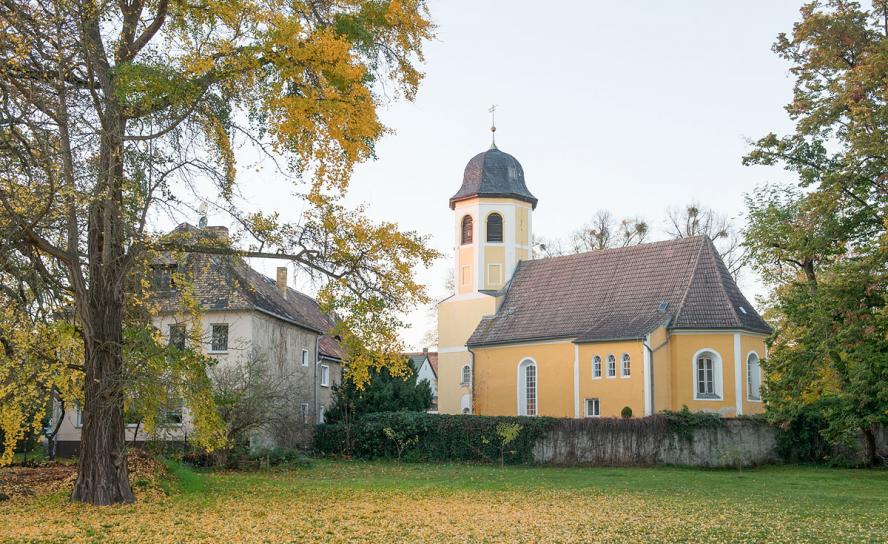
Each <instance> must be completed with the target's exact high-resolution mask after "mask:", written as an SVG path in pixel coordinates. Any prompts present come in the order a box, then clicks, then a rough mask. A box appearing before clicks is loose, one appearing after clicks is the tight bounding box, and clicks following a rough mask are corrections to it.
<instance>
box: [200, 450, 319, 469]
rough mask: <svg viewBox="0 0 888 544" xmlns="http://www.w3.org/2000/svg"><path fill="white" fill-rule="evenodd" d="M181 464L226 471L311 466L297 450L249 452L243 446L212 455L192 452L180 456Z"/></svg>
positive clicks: (308, 460)
mask: <svg viewBox="0 0 888 544" xmlns="http://www.w3.org/2000/svg"><path fill="white" fill-rule="evenodd" d="M182 462H184V463H187V464H189V465H191V466H193V467H202V468H224V469H228V470H258V469H262V468H270V467H309V466H311V459H310V458H309V457H307V456H306V455H305V454H304V453H303V452H301V451H298V450H294V449H290V448H267V449H260V450H253V451H250V449H249V448H248V447H247V446H245V445H240V446H235V447H233V448H230V449H227V450H223V451H217V452H213V453H205V452H202V451H192V452H189V453H186V454H185V455H183V456H182Z"/></svg>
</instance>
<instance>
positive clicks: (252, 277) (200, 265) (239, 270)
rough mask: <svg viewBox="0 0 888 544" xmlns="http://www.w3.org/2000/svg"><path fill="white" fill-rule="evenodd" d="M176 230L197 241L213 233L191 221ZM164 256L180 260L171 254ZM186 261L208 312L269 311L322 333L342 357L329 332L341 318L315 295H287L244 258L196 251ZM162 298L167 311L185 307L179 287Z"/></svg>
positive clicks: (323, 347) (330, 352)
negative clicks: (326, 309)
mask: <svg viewBox="0 0 888 544" xmlns="http://www.w3.org/2000/svg"><path fill="white" fill-rule="evenodd" d="M172 234H173V235H175V236H180V237H185V238H191V239H192V240H194V239H198V240H199V239H200V238H204V237H208V236H211V235H209V234H207V232H206V231H201V229H199V228H197V227H195V226H193V225H190V224H188V223H183V224H181V225H179V226H178V227H176V229H175V230H174V231H173V233H172ZM161 260H162V261H163V262H166V263H170V262H174V261H172V260H171V258H170V256H169V255H166V256H164V257H162V259H161ZM184 264H185V269H186V270H188V271H189V272H190V273H191V274H192V275H193V276H192V279H193V281H192V283H193V293H194V296H195V297H196V300H197V302H198V303H199V304H200V307H201V309H202V310H203V311H235V310H241V311H258V312H261V313H264V314H266V315H269V316H271V317H274V318H277V319H281V320H283V321H286V322H289V323H291V324H293V325H296V326H299V327H301V328H304V329H307V330H310V331H313V332H316V333H318V334H320V335H322V336H321V338H320V340H319V343H318V348H319V350H320V352H321V355H322V356H326V357H329V358H334V359H341V358H342V355H343V352H342V348H341V346H340V345H339V342H338V341H337V340H336V339H335V338H333V337H331V336H329V335H327V334H326V333H327V332H329V331H330V329H331V328H332V327H333V326H334V324H335V321H334V319H333V318H332V317H331V316H329V315H327V314H325V313H324V312H323V311H321V308H320V306H319V305H318V303H317V301H316V300H314V299H313V298H312V297H310V296H308V295H306V294H305V293H301V292H299V291H297V290H295V289H292V288H289V287H288V288H287V296H286V297H284V296H283V294H282V293H281V291H280V290H279V289H278V287H277V284H276V282H275V280H273V279H271V278H269V277H268V276H266V275H264V274H261V273H259V272H258V271H256V270H255V269H253V268H252V267H251V266H250V265H249V264H247V262H246V261H245V260H244V259H242V258H240V257H236V256H228V255H224V256H223V255H210V254H204V253H191V254H188V255H187V256H186V258H185V263H184ZM156 297H157V299H158V301H159V303H160V305H161V311H167V312H175V311H177V310H178V309H179V304H180V302H179V297H178V296H177V294H176V292H175V291H173V290H169V291H159V292H157V293H156Z"/></svg>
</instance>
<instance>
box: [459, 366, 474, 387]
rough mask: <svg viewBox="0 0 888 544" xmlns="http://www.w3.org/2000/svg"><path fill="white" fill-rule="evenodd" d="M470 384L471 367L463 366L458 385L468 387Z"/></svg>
mask: <svg viewBox="0 0 888 544" xmlns="http://www.w3.org/2000/svg"><path fill="white" fill-rule="evenodd" d="M471 383H472V367H471V366H469V365H463V367H462V371H461V372H460V378H459V384H460V385H469V384H471Z"/></svg>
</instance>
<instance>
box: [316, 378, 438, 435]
mask: <svg viewBox="0 0 888 544" xmlns="http://www.w3.org/2000/svg"><path fill="white" fill-rule="evenodd" d="M431 407H432V390H431V387H430V386H429V382H428V381H426V380H420V381H418V382H417V381H416V372H415V371H414V370H413V369H412V368H409V365H408V368H407V369H406V370H405V371H404V373H403V374H402V375H393V374H392V372H391V371H390V370H389V369H388V368H382V369H380V370H374V371H372V373H371V376H370V380H369V381H368V382H367V383H366V384H364V385H363V387H361V388H359V387H358V386H357V384H356V383H355V381H354V380H353V379H351V378H348V377H346V378H345V379H344V380H342V383H340V384H339V385H337V386H335V387H334V388H333V405H332V406H331V407H330V409H329V410H327V412H326V417H327V423H336V422H339V421H354V419H355V418H357V417H360V416H362V415H364V414H370V413H374V412H425V411H426V410H428V409H429V408H431Z"/></svg>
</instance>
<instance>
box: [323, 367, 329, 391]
mask: <svg viewBox="0 0 888 544" xmlns="http://www.w3.org/2000/svg"><path fill="white" fill-rule="evenodd" d="M321 387H330V365H321Z"/></svg>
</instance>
